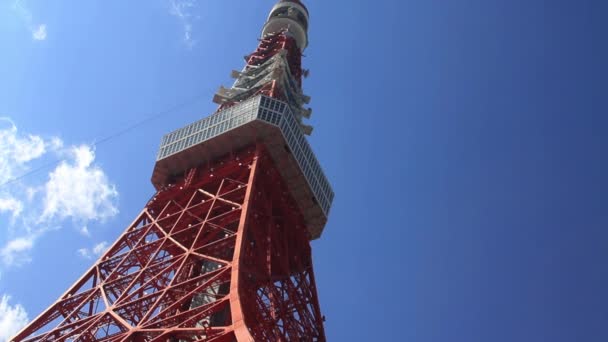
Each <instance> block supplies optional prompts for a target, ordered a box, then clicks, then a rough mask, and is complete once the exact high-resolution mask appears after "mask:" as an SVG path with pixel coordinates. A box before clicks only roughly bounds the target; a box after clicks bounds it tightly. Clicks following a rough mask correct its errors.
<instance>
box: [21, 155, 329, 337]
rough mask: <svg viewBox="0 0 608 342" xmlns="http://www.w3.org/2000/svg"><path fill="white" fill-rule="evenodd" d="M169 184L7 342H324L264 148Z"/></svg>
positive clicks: (302, 235) (297, 241) (304, 265)
mask: <svg viewBox="0 0 608 342" xmlns="http://www.w3.org/2000/svg"><path fill="white" fill-rule="evenodd" d="M174 183H175V184H174V185H171V186H168V187H166V188H164V189H161V190H160V191H158V192H157V193H156V194H155V196H154V197H153V199H152V200H150V202H149V203H148V204H147V205H146V207H145V208H144V210H143V211H142V212H141V213H140V214H139V216H138V217H137V218H136V219H135V221H134V222H133V223H132V224H131V225H129V226H128V228H127V229H126V230H125V232H124V233H123V234H122V235H121V236H120V238H119V239H118V240H117V241H116V242H115V243H114V245H112V247H110V249H109V250H108V251H107V252H106V253H105V254H104V255H103V256H102V257H101V258H100V259H99V260H98V261H97V262H96V263H95V265H94V266H93V267H92V268H91V269H89V270H88V271H87V272H86V273H85V275H84V276H83V277H82V278H81V279H80V280H78V281H77V282H76V283H75V284H74V285H73V286H72V287H71V288H70V289H69V290H68V291H67V292H66V293H65V294H64V295H63V296H61V298H60V299H59V300H58V301H57V302H55V303H54V304H53V305H51V306H50V308H49V309H47V311H45V312H44V313H43V314H41V315H40V316H39V317H38V318H36V319H35V320H34V321H33V322H31V323H30V324H29V325H28V326H27V327H26V328H25V329H24V330H23V331H21V332H20V333H19V334H18V335H17V336H16V337H14V338H13V341H28V342H43V341H44V342H47V341H48V342H50V341H82V342H85V341H108V342H110V341H112V342H114V341H116V342H118V341H135V342H140V341H150V342H158V341H163V342H165V341H171V342H173V341H176V342H177V341H215V342H221V341H325V335H324V331H323V323H322V316H321V313H320V310H319V304H318V299H317V294H316V286H315V280H314V275H313V267H312V260H311V250H310V245H309V236H308V232H307V230H306V227H305V225H304V221H303V218H302V215H301V214H300V210H299V209H298V208H297V207H296V205H295V202H294V201H293V199H292V198H291V197H290V195H289V192H288V190H287V187H286V184H285V183H284V181H283V179H282V178H281V176H280V175H279V173H278V171H277V170H276V167H275V166H274V163H273V161H272V160H271V159H270V157H269V156H268V154H267V153H266V151H265V150H264V147H263V146H262V145H257V146H251V147H249V148H247V149H245V150H242V151H240V152H238V153H233V154H232V155H230V156H226V157H225V158H223V159H221V160H218V161H215V162H213V164H209V165H204V166H199V167H198V168H195V169H191V170H189V171H188V172H187V173H186V174H185V175H184V176H182V177H181V178H180V179H179V180H176V181H175V182H174Z"/></svg>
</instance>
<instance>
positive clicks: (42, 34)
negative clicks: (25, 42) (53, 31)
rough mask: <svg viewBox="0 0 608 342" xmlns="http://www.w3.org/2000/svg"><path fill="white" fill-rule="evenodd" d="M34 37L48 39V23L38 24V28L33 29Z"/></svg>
mask: <svg viewBox="0 0 608 342" xmlns="http://www.w3.org/2000/svg"><path fill="white" fill-rule="evenodd" d="M32 38H34V39H35V40H45V39H46V25H45V24H41V25H38V28H37V29H36V30H34V31H32Z"/></svg>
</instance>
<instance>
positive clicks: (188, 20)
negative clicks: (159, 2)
mask: <svg viewBox="0 0 608 342" xmlns="http://www.w3.org/2000/svg"><path fill="white" fill-rule="evenodd" d="M195 4H196V2H195V1H193V0H169V6H170V8H169V13H170V14H171V15H173V16H175V17H176V18H177V19H178V20H179V22H180V24H181V25H182V27H183V30H184V35H183V41H184V44H186V46H187V47H188V48H190V49H191V48H192V47H194V45H195V44H196V40H195V39H194V38H192V23H193V21H194V20H196V19H198V17H197V16H195V15H193V14H192V10H193V8H194V7H195V6H196V5H195Z"/></svg>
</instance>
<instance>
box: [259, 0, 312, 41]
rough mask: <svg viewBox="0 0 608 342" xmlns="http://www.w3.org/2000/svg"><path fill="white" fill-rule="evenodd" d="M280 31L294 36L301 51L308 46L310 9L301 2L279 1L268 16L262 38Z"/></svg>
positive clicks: (295, 0)
mask: <svg viewBox="0 0 608 342" xmlns="http://www.w3.org/2000/svg"><path fill="white" fill-rule="evenodd" d="M280 31H284V32H286V33H287V34H289V35H290V36H292V37H293V38H294V39H295V40H296V43H297V45H298V47H299V48H300V51H304V49H306V46H308V9H307V8H306V6H304V4H302V2H300V0H279V2H277V3H276V5H274V7H273V8H272V10H271V11H270V14H269V15H268V19H267V20H266V23H265V24H264V28H263V29H262V38H264V37H266V36H267V35H270V34H273V33H277V32H280Z"/></svg>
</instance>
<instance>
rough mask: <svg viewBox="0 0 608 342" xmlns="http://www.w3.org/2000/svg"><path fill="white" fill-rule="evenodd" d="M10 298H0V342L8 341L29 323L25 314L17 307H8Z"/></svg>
mask: <svg viewBox="0 0 608 342" xmlns="http://www.w3.org/2000/svg"><path fill="white" fill-rule="evenodd" d="M10 299H11V297H9V296H7V295H2V298H0V341H8V339H9V338H11V337H13V335H15V334H16V333H17V332H19V330H21V329H22V328H23V327H24V326H25V325H26V324H27V322H28V321H29V319H28V317H27V312H25V309H24V308H23V307H22V306H21V305H19V304H16V305H12V306H11V305H10V304H9V301H10Z"/></svg>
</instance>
